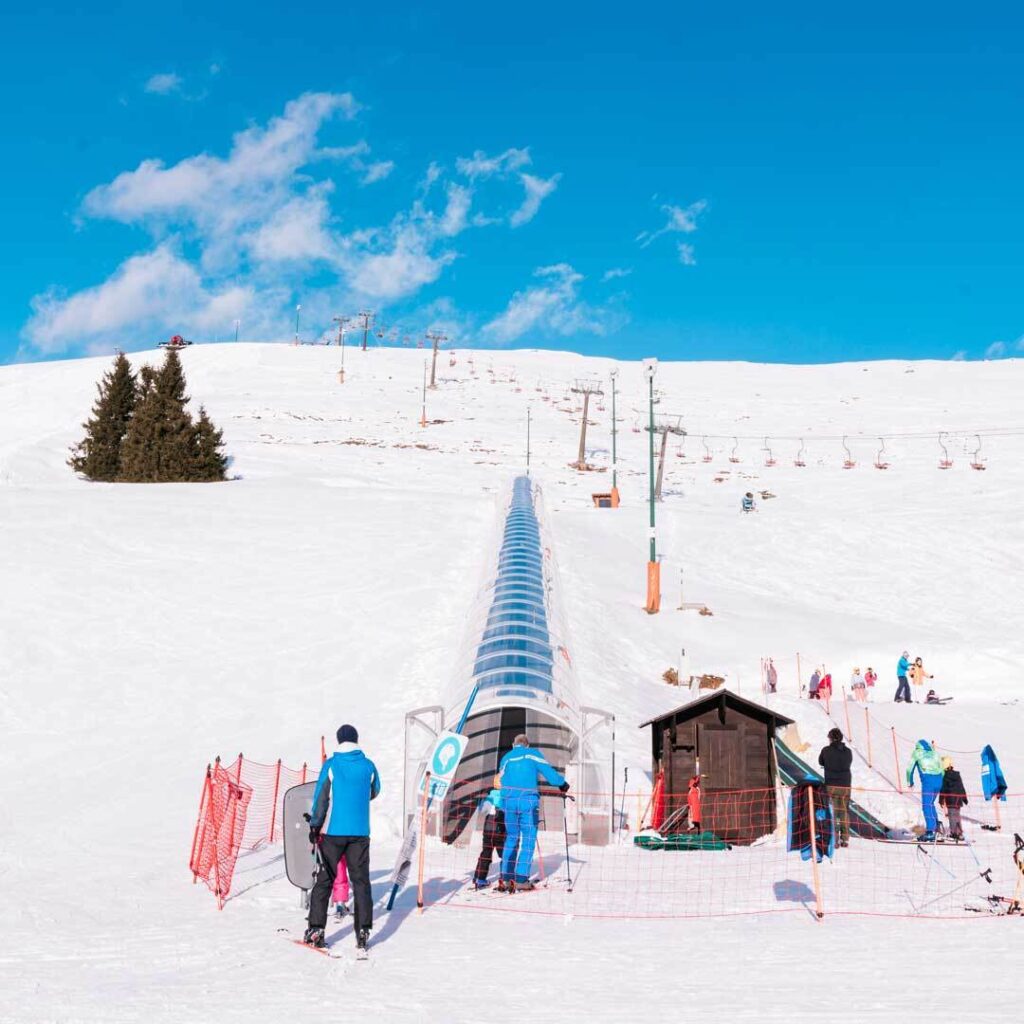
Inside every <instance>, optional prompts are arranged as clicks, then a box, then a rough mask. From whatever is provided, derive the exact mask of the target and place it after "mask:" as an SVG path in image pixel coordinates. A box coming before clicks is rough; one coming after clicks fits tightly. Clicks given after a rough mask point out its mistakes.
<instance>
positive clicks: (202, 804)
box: [188, 765, 210, 885]
mask: <svg viewBox="0 0 1024 1024" xmlns="http://www.w3.org/2000/svg"><path fill="white" fill-rule="evenodd" d="M209 791H210V766H209V765H207V766H206V778H204V779H203V792H202V794H201V795H200V797H199V814H198V815H196V827H195V831H194V832H193V833H192V852H191V853H190V854H189V855H188V866H189V867H190V868H192V884H193V885H195V884H196V879H197V878H198V877H199V876H198V874H197V872H196V869H195V865H196V844H197V843H198V842H199V827H200V825H203V826H204V828H203V839H205V838H206V828H205V823H206V817H205V815H204V814H203V812H204V811H205V810H206V806H207V804H206V797H207V794H208V793H209Z"/></svg>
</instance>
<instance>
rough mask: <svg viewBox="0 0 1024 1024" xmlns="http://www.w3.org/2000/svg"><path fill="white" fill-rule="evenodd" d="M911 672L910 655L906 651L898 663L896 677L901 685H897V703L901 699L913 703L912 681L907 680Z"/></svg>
mask: <svg viewBox="0 0 1024 1024" xmlns="http://www.w3.org/2000/svg"><path fill="white" fill-rule="evenodd" d="M909 672H910V655H909V654H907V652H906V651H904V652H903V654H902V655H901V656H900V660H899V662H898V664H897V665H896V679H897V680H898V681H899V685H898V686H897V687H896V703H897V704H899V702H900V701H901V700H905V701H906V702H907V703H908V704H913V703H914V702H913V700H911V697H910V683H909V682H908V681H907V674H908V673H909Z"/></svg>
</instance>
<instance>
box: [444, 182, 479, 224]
mask: <svg viewBox="0 0 1024 1024" xmlns="http://www.w3.org/2000/svg"><path fill="white" fill-rule="evenodd" d="M447 196H448V201H447V203H446V204H445V208H444V213H443V214H442V215H441V220H440V223H439V224H438V230H439V231H440V233H441V234H442V235H445V236H446V237H451V236H452V235H457V234H459V233H460V232H462V231H464V230H465V229H466V218H467V217H468V215H469V207H470V204H471V203H472V201H473V192H472V190H470V189H468V188H466V186H465V185H458V184H456V183H455V182H452V183H451V184H450V185H449V186H448V190H447Z"/></svg>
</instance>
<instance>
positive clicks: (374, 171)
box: [362, 160, 395, 185]
mask: <svg viewBox="0 0 1024 1024" xmlns="http://www.w3.org/2000/svg"><path fill="white" fill-rule="evenodd" d="M394 169H395V162H394V161H393V160H377V161H375V162H374V163H372V164H370V165H369V166H368V167H367V168H366V173H365V174H364V175H363V178H362V182H363V184H364V185H372V184H373V183H374V182H375V181H383V180H384V179H385V178H386V177H387V176H388V175H389V174H390V173H391V172H392V171H393V170H394Z"/></svg>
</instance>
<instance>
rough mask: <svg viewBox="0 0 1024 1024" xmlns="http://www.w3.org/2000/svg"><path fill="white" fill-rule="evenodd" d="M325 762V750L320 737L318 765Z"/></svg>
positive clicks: (322, 739)
mask: <svg viewBox="0 0 1024 1024" xmlns="http://www.w3.org/2000/svg"><path fill="white" fill-rule="evenodd" d="M326 760H327V748H326V747H325V746H324V738H323V736H321V737H320V763H321V764H323V763H324V761H326Z"/></svg>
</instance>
